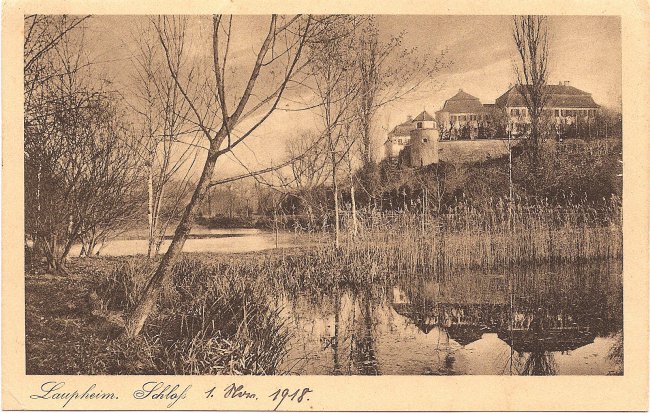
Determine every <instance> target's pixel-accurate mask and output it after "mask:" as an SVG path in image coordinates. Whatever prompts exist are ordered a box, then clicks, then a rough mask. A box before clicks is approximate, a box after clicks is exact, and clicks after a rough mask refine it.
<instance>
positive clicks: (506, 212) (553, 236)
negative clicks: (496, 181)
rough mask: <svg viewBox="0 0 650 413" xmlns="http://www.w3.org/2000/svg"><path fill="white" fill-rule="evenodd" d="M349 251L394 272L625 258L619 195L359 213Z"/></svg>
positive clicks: (353, 258)
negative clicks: (430, 211) (432, 211)
mask: <svg viewBox="0 0 650 413" xmlns="http://www.w3.org/2000/svg"><path fill="white" fill-rule="evenodd" d="M359 222H360V223H361V224H360V227H359V228H360V230H359V232H358V234H356V235H353V234H352V233H351V231H348V236H347V238H346V240H347V241H346V242H345V243H344V246H343V249H342V251H343V254H344V255H347V256H349V258H348V260H349V261H350V262H356V261H359V262H365V263H370V262H374V263H382V264H383V265H385V266H388V267H389V268H391V269H392V270H400V271H445V270H449V269H494V268H503V267H510V266H513V265H518V264H526V263H530V264H538V263H547V262H565V263H566V262H580V261H585V260H594V259H619V258H621V257H622V254H623V234H622V217H621V204H620V200H619V199H617V198H613V199H612V200H610V201H603V202H602V203H601V204H600V205H593V204H587V203H581V204H571V205H567V206H557V205H550V204H549V203H548V202H546V201H540V202H535V203H530V202H515V203H514V204H512V205H509V204H508V202H506V201H504V200H497V201H496V202H493V203H491V204H489V205H483V206H481V207H480V208H479V207H476V206H472V205H469V204H462V203H461V204H460V205H459V206H457V207H456V208H454V209H452V210H451V211H450V212H449V213H447V214H442V215H439V216H427V215H424V214H419V213H409V212H405V213H401V214H381V213H369V214H366V215H365V216H364V215H360V217H359Z"/></svg>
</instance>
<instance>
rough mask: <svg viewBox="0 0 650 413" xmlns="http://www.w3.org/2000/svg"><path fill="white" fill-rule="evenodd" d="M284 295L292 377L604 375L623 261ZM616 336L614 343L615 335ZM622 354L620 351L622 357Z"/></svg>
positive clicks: (618, 310)
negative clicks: (324, 293) (322, 294)
mask: <svg viewBox="0 0 650 413" xmlns="http://www.w3.org/2000/svg"><path fill="white" fill-rule="evenodd" d="M398 280H399V281H398V282H397V283H395V284H394V285H389V286H370V285H369V286H365V287H361V288H359V287H355V288H352V287H346V288H344V287H342V286H338V287H336V288H335V289H334V290H333V291H332V293H331V294H330V295H329V296H325V297H323V298H322V299H321V300H317V302H314V297H312V296H309V295H301V294H296V295H293V296H285V297H283V302H282V305H283V306H284V307H285V312H286V314H285V315H286V316H287V318H288V319H289V320H291V322H290V323H289V324H290V326H291V327H290V328H291V330H292V333H293V335H294V339H293V341H292V347H291V350H290V355H291V356H290V358H289V360H288V362H287V365H291V366H292V367H293V368H292V371H293V372H294V373H298V374H346V375H350V374H360V375H377V374H442V375H448V374H522V375H553V374H607V373H609V372H612V371H615V372H620V369H621V368H622V367H621V366H617V362H616V360H614V358H612V357H608V354H610V353H611V349H612V347H613V346H615V345H616V341H617V339H615V338H614V337H613V334H614V333H616V332H617V331H620V330H621V329H622V282H621V281H622V280H621V263H618V262H617V263H599V264H590V265H583V266H581V267H576V266H561V267H555V268H548V267H545V268H535V269H526V270H523V269H522V270H511V271H510V272H509V273H508V274H481V273H476V274H460V275H453V276H452V275H446V276H435V275H421V274H420V275H413V274H410V275H402V276H400V277H398ZM619 341H620V340H619ZM621 359H622V357H621Z"/></svg>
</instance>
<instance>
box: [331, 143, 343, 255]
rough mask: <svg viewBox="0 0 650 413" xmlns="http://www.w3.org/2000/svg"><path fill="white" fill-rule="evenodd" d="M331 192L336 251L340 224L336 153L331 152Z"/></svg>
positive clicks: (338, 242)
mask: <svg viewBox="0 0 650 413" xmlns="http://www.w3.org/2000/svg"><path fill="white" fill-rule="evenodd" d="M330 139H331V138H330ZM332 192H333V193H334V247H335V248H337V249H338V248H339V246H340V239H339V231H340V228H341V223H340V218H339V187H338V182H337V181H336V152H334V151H332Z"/></svg>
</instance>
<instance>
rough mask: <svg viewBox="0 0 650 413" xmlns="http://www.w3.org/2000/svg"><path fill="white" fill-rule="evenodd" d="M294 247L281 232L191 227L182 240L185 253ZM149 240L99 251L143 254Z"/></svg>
mask: <svg viewBox="0 0 650 413" xmlns="http://www.w3.org/2000/svg"><path fill="white" fill-rule="evenodd" d="M170 242H171V235H168V236H166V237H165V240H164V241H163V243H162V244H161V247H160V253H161V254H164V253H165V251H167V248H168V247H169V244H170ZM296 244H297V241H296V235H295V234H294V233H291V232H284V231H281V232H279V233H278V234H277V238H276V234H275V233H274V232H271V231H263V230H259V229H249V228H234V229H208V228H201V227H197V228H193V229H192V232H191V234H190V236H189V237H188V239H187V240H186V241H185V245H184V246H183V251H185V252H214V253H240V252H254V251H263V250H267V249H271V248H276V247H279V248H286V247H291V246H295V245H296ZM147 247H148V241H147V240H146V239H116V240H111V241H110V242H108V243H106V245H105V246H104V247H103V248H101V255H102V256H109V257H111V256H125V255H136V254H146V253H147ZM80 251H81V245H80V244H77V245H74V246H73V247H72V249H71V250H70V256H72V257H76V256H78V255H79V253H80Z"/></svg>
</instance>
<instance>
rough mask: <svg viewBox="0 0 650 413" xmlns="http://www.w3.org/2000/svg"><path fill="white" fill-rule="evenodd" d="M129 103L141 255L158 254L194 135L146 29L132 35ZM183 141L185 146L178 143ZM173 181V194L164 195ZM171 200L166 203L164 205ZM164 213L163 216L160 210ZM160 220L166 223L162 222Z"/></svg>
mask: <svg viewBox="0 0 650 413" xmlns="http://www.w3.org/2000/svg"><path fill="white" fill-rule="evenodd" d="M135 36H136V39H135V43H136V44H137V50H136V51H135V53H134V56H133V62H134V66H135V68H136V70H135V73H134V76H133V77H134V85H135V87H134V88H133V89H134V91H133V102H132V104H131V107H132V108H133V110H134V111H135V113H136V114H137V115H138V118H139V119H138V120H139V122H138V124H140V125H142V128H141V131H140V137H141V139H140V140H139V141H138V143H139V147H138V148H137V151H138V152H139V153H141V154H142V155H141V156H142V158H143V159H144V162H145V166H146V169H147V222H148V225H149V232H148V248H147V255H148V256H149V257H150V258H151V257H152V256H153V255H156V254H158V252H159V251H160V245H161V243H162V240H163V238H164V236H165V232H166V230H167V227H168V226H169V224H170V220H171V218H172V217H174V216H175V215H177V214H176V213H177V212H178V210H179V209H180V207H179V204H180V201H181V200H182V198H183V197H184V196H185V195H186V194H187V193H188V192H189V190H190V185H189V184H190V179H191V175H190V171H191V169H192V166H193V164H194V163H195V161H196V157H197V153H198V151H197V148H196V142H195V141H196V134H193V133H192V130H191V128H188V127H187V126H186V123H187V122H185V119H187V117H188V116H189V111H190V108H189V105H188V104H187V102H186V101H185V100H184V99H183V97H182V96H181V94H180V91H179V89H178V86H177V85H176V83H175V82H174V79H173V78H172V77H171V75H170V74H169V70H167V68H166V67H165V61H164V60H163V59H164V57H163V56H162V50H161V48H160V45H159V42H158V39H157V38H156V37H154V36H157V35H156V33H155V31H153V28H152V27H150V26H144V27H140V28H139V29H138V30H137V32H136V33H135ZM183 138H184V139H185V140H183ZM172 180H173V181H174V184H175V186H176V189H177V190H176V191H174V193H173V194H169V191H168V186H169V184H170V183H171V181H172ZM168 195H171V197H172V199H171V202H165V200H166V198H167V197H169V196H168ZM165 205H167V206H169V207H170V210H169V211H167V210H164V206H165ZM164 217H166V219H163V218H164Z"/></svg>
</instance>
